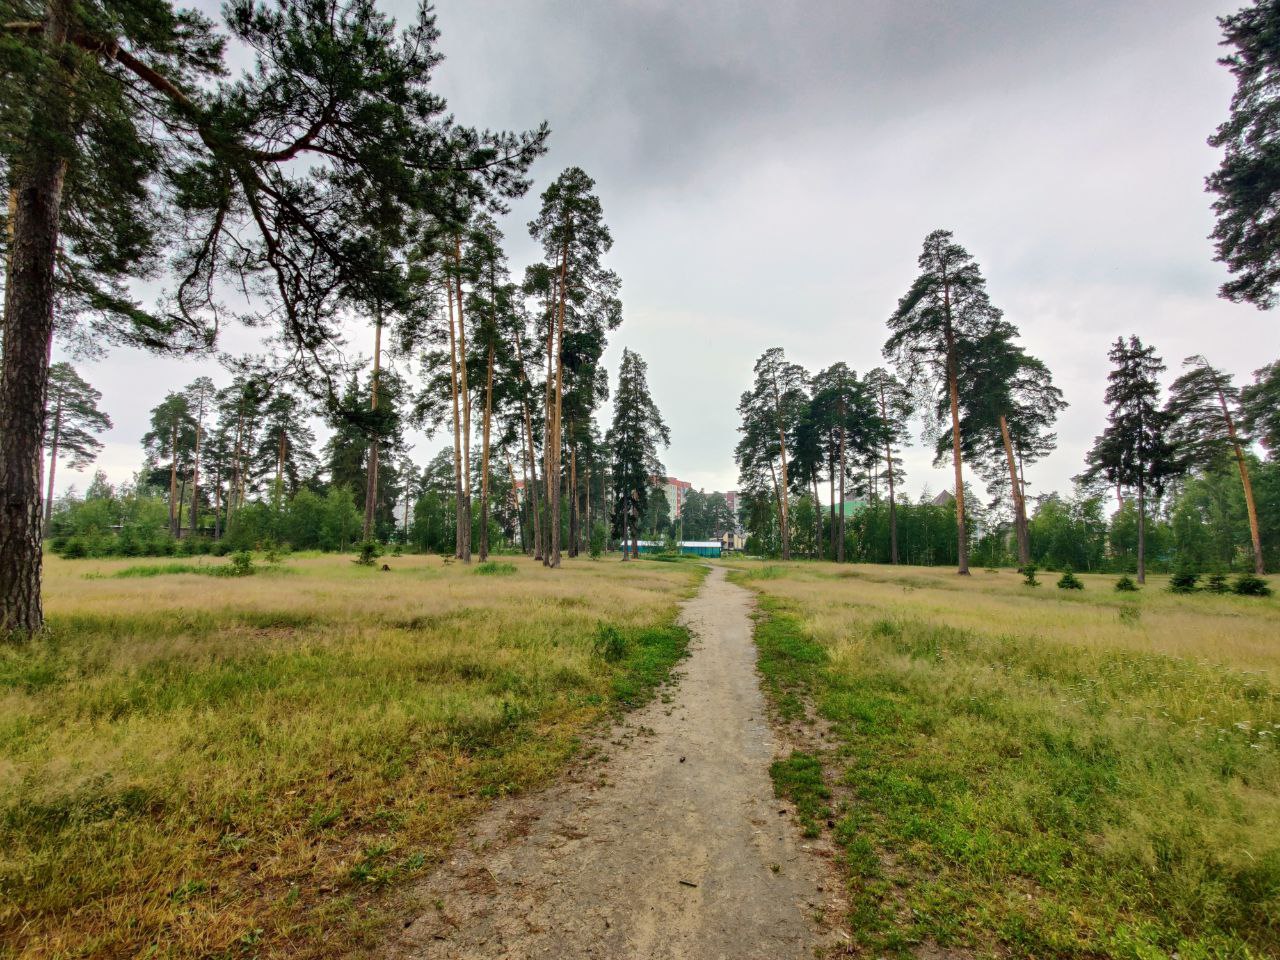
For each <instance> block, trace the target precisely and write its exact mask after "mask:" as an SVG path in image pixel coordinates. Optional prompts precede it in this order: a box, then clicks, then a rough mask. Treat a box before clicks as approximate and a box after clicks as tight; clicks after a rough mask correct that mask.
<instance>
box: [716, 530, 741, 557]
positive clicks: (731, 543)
mask: <svg viewBox="0 0 1280 960" xmlns="http://www.w3.org/2000/svg"><path fill="white" fill-rule="evenodd" d="M746 546H747V538H746V537H744V536H743V535H742V534H741V533H739V532H738V531H737V530H727V531H725V532H724V533H722V534H720V550H721V552H723V553H732V552H733V551H735V550H743V549H745V548H746Z"/></svg>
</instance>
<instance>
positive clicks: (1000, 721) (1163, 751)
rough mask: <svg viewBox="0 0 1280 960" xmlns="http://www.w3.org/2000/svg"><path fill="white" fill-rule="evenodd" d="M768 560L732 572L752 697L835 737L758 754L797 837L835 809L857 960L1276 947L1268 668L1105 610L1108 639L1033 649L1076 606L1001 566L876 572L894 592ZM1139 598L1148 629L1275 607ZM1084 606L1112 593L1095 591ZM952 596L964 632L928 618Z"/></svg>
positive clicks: (1169, 953)
mask: <svg viewBox="0 0 1280 960" xmlns="http://www.w3.org/2000/svg"><path fill="white" fill-rule="evenodd" d="M783 569H784V570H785V575H784V576H781V577H777V578H773V579H770V580H767V581H765V582H759V581H758V580H757V581H755V582H753V581H752V580H750V579H747V582H748V583H751V585H753V586H755V587H756V589H757V590H760V591H763V594H764V595H763V596H762V598H761V619H760V622H759V626H758V630H757V643H758V646H759V653H760V669H761V673H762V676H763V677H764V679H765V684H766V690H767V692H768V693H769V695H770V697H771V699H772V701H773V702H774V704H775V706H776V707H777V708H778V709H779V711H780V712H781V713H782V714H783V715H784V716H787V717H795V716H798V715H801V714H803V712H804V711H805V710H806V709H807V708H811V709H813V710H814V711H815V712H816V713H817V714H819V715H820V716H821V717H823V718H824V719H825V720H826V721H828V722H829V723H830V724H831V725H832V727H833V730H834V733H835V737H836V740H837V742H838V744H839V745H838V747H836V748H834V749H832V750H830V751H827V752H824V753H823V754H822V755H821V756H819V757H813V756H809V755H807V754H793V755H792V756H791V757H789V758H788V759H787V760H785V761H780V762H779V763H777V764H775V765H774V778H775V784H776V785H777V788H778V791H779V793H780V795H783V796H787V797H789V798H790V799H792V800H793V801H794V802H795V803H796V804H797V807H798V808H799V809H800V819H801V823H802V824H803V825H804V827H805V829H806V830H811V829H813V826H814V824H816V823H818V822H819V821H820V820H821V819H822V811H823V804H827V803H830V804H832V805H833V806H834V807H835V809H836V815H835V829H834V831H833V835H834V838H835V840H836V841H837V843H838V844H839V845H840V847H841V849H842V850H843V854H844V863H845V867H846V869H847V872H848V875H849V878H850V885H849V890H850V896H851V916H850V930H851V932H852V935H853V936H854V938H855V940H856V941H857V943H858V945H859V948H860V949H861V950H862V951H864V952H867V953H869V954H871V955H883V954H889V955H901V956H908V955H914V954H915V953H916V952H917V951H919V950H920V949H922V948H925V947H926V945H933V946H934V947H937V948H942V949H950V948H957V949H968V950H974V951H976V952H978V953H979V954H981V955H989V954H996V955H1005V956H1018V957H1047V956H1078V957H1100V956H1104V957H1118V958H1134V960H1138V958H1141V960H1158V958H1173V957H1179V958H1181V960H1188V958H1242V960H1243V958H1255V957H1257V958H1260V957H1269V956H1277V955H1280V751H1278V750H1277V747H1276V740H1277V739H1280V689H1278V688H1277V686H1276V684H1275V681H1274V680H1273V679H1272V673H1271V671H1270V670H1269V669H1261V670H1260V669H1256V668H1252V669H1243V668H1242V667H1232V666H1230V665H1228V664H1223V663H1216V662H1213V661H1212V660H1211V659H1210V657H1211V656H1216V655H1220V654H1221V650H1219V649H1214V647H1215V644H1212V643H1210V642H1209V640H1208V639H1207V638H1208V636H1211V635H1212V634H1211V633H1209V632H1208V631H1207V630H1206V633H1205V640H1204V641H1203V647H1204V649H1203V655H1202V656H1174V655H1169V654H1167V653H1162V652H1159V651H1158V650H1155V649H1151V642H1150V640H1147V641H1144V642H1143V643H1142V644H1141V645H1142V646H1144V647H1146V649H1137V648H1136V647H1137V646H1138V643H1137V641H1136V640H1134V639H1132V638H1131V636H1130V635H1131V634H1132V632H1133V631H1134V630H1141V629H1142V628H1141V627H1135V626H1132V625H1124V624H1122V623H1120V622H1119V621H1118V619H1113V620H1111V621H1110V623H1111V624H1112V625H1111V626H1109V627H1107V628H1106V629H1107V631H1111V632H1114V634H1115V636H1116V638H1117V639H1116V640H1115V642H1111V643H1105V642H1100V641H1099V638H1098V637H1097V636H1093V637H1091V638H1088V639H1087V641H1086V642H1083V643H1073V642H1064V641H1061V640H1056V639H1050V638H1048V637H1047V636H1046V635H1045V634H1046V633H1047V632H1049V625H1052V624H1056V623H1057V620H1056V619H1054V618H1057V617H1067V618H1074V619H1077V620H1078V619H1080V618H1082V617H1084V616H1086V611H1087V610H1090V607H1089V606H1088V604H1086V603H1083V602H1082V601H1080V600H1079V599H1078V598H1076V597H1068V598H1063V597H1062V596H1061V592H1059V591H1034V592H1033V591H1028V590H1023V591H1021V594H1022V595H1021V596H1019V595H1018V593H1017V591H1018V587H1017V586H1016V581H1014V580H1013V579H1012V578H1008V580H1009V585H1008V590H1007V591H1005V592H990V593H982V595H981V596H978V594H979V593H980V592H982V591H985V590H986V589H987V588H985V587H983V586H981V585H980V581H979V582H978V583H977V584H969V583H967V582H959V581H958V578H954V577H953V578H952V579H950V580H947V581H944V582H942V583H941V584H940V585H939V586H938V587H937V588H934V587H932V586H931V583H930V580H929V578H928V577H927V576H925V575H917V574H914V573H911V572H906V573H902V574H897V575H895V579H901V578H902V577H904V576H905V577H907V578H910V579H913V580H914V581H915V582H914V583H913V584H912V585H911V588H910V589H906V590H904V585H903V584H900V583H898V582H893V581H890V580H889V579H888V578H887V577H886V578H884V579H878V578H876V577H877V575H875V574H870V575H869V576H871V577H872V578H873V579H872V580H868V579H867V577H866V576H860V577H856V578H847V577H846V578H837V577H832V576H830V575H829V572H828V568H822V569H809V570H806V569H804V568H803V567H798V566H797V567H789V568H783ZM744 579H746V578H744ZM974 580H975V581H978V578H977V577H975V578H974ZM1090 586H1093V583H1092V582H1091V583H1090ZM1000 590H1002V591H1003V590H1004V588H1000ZM957 592H958V593H960V594H962V596H960V597H957V596H956V593H957ZM1099 592H1100V591H1099ZM1148 594H1150V595H1148ZM1148 594H1144V595H1143V596H1142V598H1141V600H1140V601H1139V602H1141V603H1143V604H1146V605H1147V607H1148V615H1149V617H1151V618H1153V619H1154V618H1157V617H1160V618H1163V617H1169V616H1174V615H1180V616H1181V617H1182V618H1183V619H1184V620H1186V621H1187V622H1190V623H1198V622H1199V621H1198V620H1190V619H1189V618H1192V617H1204V618H1209V617H1210V616H1211V615H1212V616H1216V615H1219V614H1220V615H1221V616H1223V617H1224V618H1226V621H1227V622H1228V623H1230V622H1233V621H1240V620H1242V619H1244V618H1250V617H1257V618H1261V619H1262V622H1263V623H1270V622H1274V619H1275V616H1276V610H1275V608H1274V607H1266V606H1261V605H1257V604H1255V605H1254V606H1252V607H1246V606H1244V605H1243V604H1244V602H1243V601H1234V602H1229V601H1224V600H1222V599H1220V598H1213V597H1209V596H1204V597H1199V596H1197V597H1195V598H1190V599H1186V600H1175V599H1174V598H1172V597H1170V596H1169V595H1167V594H1164V593H1163V591H1161V592H1160V594H1162V595H1156V591H1149V592H1148ZM967 595H972V598H970V596H967ZM1087 596H1088V595H1087V594H1086V598H1087ZM1095 601H1096V602H1097V603H1099V604H1102V605H1104V606H1105V608H1106V610H1108V611H1109V610H1113V609H1115V608H1116V607H1119V606H1121V605H1120V604H1117V602H1116V601H1115V599H1114V598H1113V597H1112V596H1110V595H1109V593H1108V594H1104V595H1102V596H1099V597H1096V598H1095ZM970 602H972V603H973V604H974V605H975V609H981V610H983V612H984V613H985V614H986V615H987V621H988V625H987V627H986V628H985V629H983V628H981V627H977V626H975V627H967V626H966V627H964V628H960V627H957V626H955V625H953V623H952V622H950V621H951V620H953V619H955V620H959V621H962V622H965V621H966V620H967V615H966V604H968V603H970ZM1127 602H1128V603H1133V602H1134V601H1127ZM1171 605H1172V606H1171ZM1101 616H1103V617H1105V613H1104V614H1101ZM1102 622H1107V621H1105V620H1103V621H1102ZM1244 629H1245V624H1244V623H1243V622H1242V623H1240V624H1239V625H1238V626H1237V630H1238V631H1240V630H1244ZM1275 635H1277V636H1280V633H1277V634H1275ZM1160 639H1161V638H1157V639H1156V642H1157V643H1159V642H1160ZM1169 642H1170V643H1176V644H1177V645H1178V646H1179V648H1180V649H1181V648H1183V647H1184V646H1186V645H1189V643H1190V640H1189V638H1188V637H1187V636H1175V637H1174V638H1173V639H1172V640H1170V641H1169ZM1242 659H1243V658H1242ZM1242 666H1244V665H1242ZM1247 666H1249V667H1253V665H1252V664H1248V665H1247ZM821 768H825V776H826V778H827V780H828V781H831V782H834V783H835V784H837V788H836V797H835V798H833V799H832V800H827V798H826V797H825V796H824V795H823V793H822V792H821V791H822V789H824V788H823V786H822V785H823V782H824V781H823V774H822V769H821Z"/></svg>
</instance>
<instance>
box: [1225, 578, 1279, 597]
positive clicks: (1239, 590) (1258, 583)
mask: <svg viewBox="0 0 1280 960" xmlns="http://www.w3.org/2000/svg"><path fill="white" fill-rule="evenodd" d="M1231 592H1232V593H1236V594H1239V595H1240V596H1242V597H1269V596H1271V587H1269V586H1268V585H1267V581H1265V580H1263V579H1262V578H1261V577H1260V576H1258V575H1257V574H1253V573H1242V574H1240V576H1238V577H1236V579H1235V583H1233V584H1231Z"/></svg>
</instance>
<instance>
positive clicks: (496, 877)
mask: <svg viewBox="0 0 1280 960" xmlns="http://www.w3.org/2000/svg"><path fill="white" fill-rule="evenodd" d="M751 603H752V600H751V595H750V594H749V593H748V592H747V591H746V590H744V589H742V588H741V587H738V586H735V585H733V584H730V583H729V582H728V581H727V580H726V579H725V571H724V570H723V569H722V568H714V569H713V570H712V571H711V575H710V576H709V577H708V578H707V580H706V581H705V583H704V585H703V587H702V589H701V591H700V592H699V593H698V595H697V596H696V597H695V598H694V599H692V600H690V601H688V602H687V603H686V605H685V607H684V610H683V613H682V622H683V623H684V624H686V625H687V626H688V627H689V628H690V630H691V631H692V632H693V635H694V640H693V644H692V647H691V656H690V658H689V660H687V661H686V663H685V668H684V671H683V674H682V676H681V677H680V678H679V679H678V682H677V683H676V684H675V685H674V686H672V687H669V688H668V689H667V690H666V691H665V692H664V694H663V695H662V696H660V697H659V698H657V699H655V700H654V702H653V703H651V704H650V705H648V706H647V707H645V708H643V709H641V710H639V711H637V712H635V713H633V714H631V715H630V716H629V717H628V718H627V719H626V721H625V722H623V723H622V724H620V725H619V726H618V727H616V728H615V729H614V730H613V732H612V736H611V738H606V739H602V740H601V741H599V742H598V743H597V744H596V745H595V746H594V747H593V748H592V749H591V750H589V751H588V753H589V754H590V755H591V756H590V758H589V759H587V760H584V761H583V762H581V763H579V764H577V765H576V766H575V767H574V768H573V770H571V771H570V773H569V775H568V776H567V777H566V778H564V780H562V781H561V782H560V783H558V784H556V785H555V786H553V787H550V788H548V789H546V790H542V791H539V792H537V793H534V794H530V795H528V796H525V797H520V798H516V799H514V800H509V801H504V802H503V803H501V804H500V805H499V806H498V807H496V808H495V809H494V810H492V811H491V812H490V813H489V814H487V815H486V816H485V817H483V818H482V819H481V820H480V821H479V822H477V823H476V824H475V825H474V826H473V829H472V832H471V835H470V836H469V837H468V838H467V840H466V841H465V842H463V843H461V844H460V845H459V846H458V847H457V848H456V849H455V851H454V852H453V854H452V855H451V856H450V857H449V858H448V859H447V860H446V862H445V863H444V864H443V865H442V866H441V867H440V868H439V869H438V870H437V871H436V872H435V873H434V874H433V875H432V876H431V877H430V878H428V879H427V880H426V881H425V882H424V883H423V885H422V886H421V888H420V889H419V890H418V891H417V892H416V893H415V896H414V901H415V902H416V903H417V904H420V910H421V912H420V913H419V914H418V915H417V916H413V917H411V918H410V919H409V920H408V921H407V922H406V925H405V929H404V931H403V933H402V935H401V936H400V937H398V938H397V941H396V942H395V943H394V944H391V945H390V947H389V950H388V955H389V956H391V957H397V958H410V957H411V958H424V960H425V958H446V957H447V958H457V960H462V958H477V960H478V958H485V960H490V958H498V957H503V958H535V957H557V958H566V960H574V958H585V957H595V958H602V957H608V958H637V960H638V958H644V960H664V958H671V960H675V958H681V960H719V958H725V960H729V958H732V960H749V958H758V960H765V958H768V960H788V958H797V960H798V958H812V957H814V956H815V955H821V954H825V953H827V952H828V951H829V950H832V949H833V948H835V947H838V946H839V945H841V944H842V943H843V942H844V941H843V939H842V936H841V934H840V933H839V931H838V925H839V924H838V921H839V917H840V914H841V908H842V899H841V895H840V882H839V881H838V879H837V877H836V873H835V870H834V867H833V864H832V862H831V852H830V849H829V847H827V846H826V845H825V843H824V842H823V841H812V842H809V841H804V840H802V838H801V837H800V834H799V830H798V828H797V827H796V825H795V820H794V818H793V817H792V816H791V810H790V809H789V807H788V805H787V804H786V803H784V802H782V801H779V800H778V799H776V798H775V797H774V792H773V786H772V783H771V782H770V779H769V764H770V762H771V761H772V760H773V759H775V757H776V756H778V755H779V752H780V742H779V740H778V739H777V736H776V735H775V733H774V730H773V729H772V727H771V725H770V722H769V718H768V714H767V711H766V705H765V700H764V697H763V695H762V693H761V691H760V686H759V683H758V679H757V676H756V672H755V649H754V647H753V645H752V642H751V618H750V614H751Z"/></svg>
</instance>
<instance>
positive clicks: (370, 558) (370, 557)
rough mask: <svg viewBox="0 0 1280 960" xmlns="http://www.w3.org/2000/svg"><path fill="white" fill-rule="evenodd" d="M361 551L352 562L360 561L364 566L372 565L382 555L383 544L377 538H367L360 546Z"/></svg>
mask: <svg viewBox="0 0 1280 960" xmlns="http://www.w3.org/2000/svg"><path fill="white" fill-rule="evenodd" d="M359 551H360V552H359V553H358V554H357V555H356V558H355V559H354V560H352V561H351V562H352V563H358V564H360V566H362V567H372V566H373V564H374V561H375V560H377V559H378V557H380V556H382V546H381V545H380V544H379V543H378V541H377V540H365V541H363V542H362V543H361V544H360V546H359Z"/></svg>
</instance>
